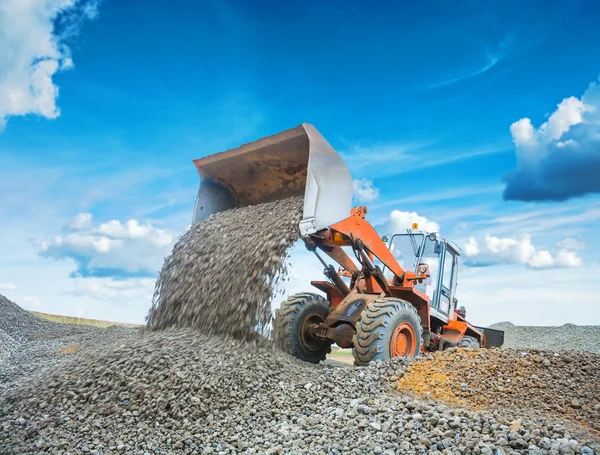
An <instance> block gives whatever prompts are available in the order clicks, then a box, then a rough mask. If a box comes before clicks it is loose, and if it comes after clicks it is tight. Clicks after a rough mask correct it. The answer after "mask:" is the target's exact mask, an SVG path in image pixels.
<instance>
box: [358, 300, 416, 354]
mask: <svg viewBox="0 0 600 455" xmlns="http://www.w3.org/2000/svg"><path fill="white" fill-rule="evenodd" d="M422 332H423V328H422V327H421V318H420V317H419V315H418V314H417V310H416V309H415V307H414V306H412V305H411V304H410V303H408V302H407V301H405V300H402V299H398V298H395V297H384V298H382V299H377V300H375V301H374V302H371V303H370V304H369V306H368V307H367V309H366V310H365V311H364V312H363V314H362V315H361V317H360V320H359V322H358V324H357V325H356V334H355V335H354V340H353V341H354V347H353V348H352V354H353V355H354V363H355V365H367V364H368V363H369V362H373V361H377V360H380V361H386V360H389V359H391V358H392V357H398V356H409V357H417V356H419V354H420V353H421V344H422Z"/></svg>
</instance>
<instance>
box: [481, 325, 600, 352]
mask: <svg viewBox="0 0 600 455" xmlns="http://www.w3.org/2000/svg"><path fill="white" fill-rule="evenodd" d="M490 327H491V328H493V329H498V330H504V346H503V347H505V348H517V349H522V348H540V349H550V350H555V351H568V350H584V351H591V352H595V353H597V354H600V342H599V340H600V326H598V325H573V324H564V325H561V326H560V327H542V326H517V325H514V324H512V323H511V322H499V323H497V324H493V325H491V326H490Z"/></svg>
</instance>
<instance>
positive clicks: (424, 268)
mask: <svg viewBox="0 0 600 455" xmlns="http://www.w3.org/2000/svg"><path fill="white" fill-rule="evenodd" d="M419 273H420V274H424V273H427V264H421V265H420V266H419Z"/></svg>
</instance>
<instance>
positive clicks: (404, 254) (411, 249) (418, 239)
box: [390, 234, 424, 271]
mask: <svg viewBox="0 0 600 455" xmlns="http://www.w3.org/2000/svg"><path fill="white" fill-rule="evenodd" d="M423 239H424V235H423V234H395V235H393V236H392V240H391V241H390V251H391V252H392V254H393V255H394V257H395V258H396V260H397V261H398V264H400V267H402V268H403V269H404V270H411V271H415V270H416V268H417V261H418V259H419V250H420V248H421V245H422V244H423Z"/></svg>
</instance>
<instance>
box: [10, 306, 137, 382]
mask: <svg viewBox="0 0 600 455" xmlns="http://www.w3.org/2000/svg"><path fill="white" fill-rule="evenodd" d="M134 333H135V330H133V329H128V328H125V327H117V326H113V327H109V328H107V329H100V328H97V327H92V326H85V325H77V324H59V323H56V322H52V321H47V320H45V319H41V318H38V317H37V316H34V315H33V314H31V313H29V312H28V311H25V310H24V309H22V308H21V307H20V306H18V305H17V304H15V303H13V302H11V301H10V300H8V299H7V298H6V297H4V296H2V295H0V394H1V393H2V391H3V389H4V390H6V389H10V388H12V387H13V386H14V385H15V383H16V382H18V381H19V380H21V379H27V380H29V379H30V378H31V377H32V376H34V375H39V374H41V375H43V374H45V373H44V371H45V370H46V369H48V368H55V367H57V366H58V365H59V364H60V363H61V362H62V361H63V360H65V359H66V358H68V357H73V356H74V357H79V356H81V355H84V354H85V352H86V351H87V350H91V349H94V347H95V346H97V345H103V344H110V343H112V342H116V341H119V340H123V339H125V338H128V337H130V336H131V335H133V334H134Z"/></svg>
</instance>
